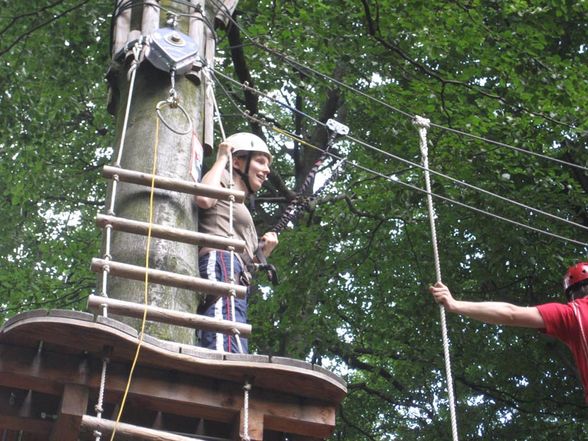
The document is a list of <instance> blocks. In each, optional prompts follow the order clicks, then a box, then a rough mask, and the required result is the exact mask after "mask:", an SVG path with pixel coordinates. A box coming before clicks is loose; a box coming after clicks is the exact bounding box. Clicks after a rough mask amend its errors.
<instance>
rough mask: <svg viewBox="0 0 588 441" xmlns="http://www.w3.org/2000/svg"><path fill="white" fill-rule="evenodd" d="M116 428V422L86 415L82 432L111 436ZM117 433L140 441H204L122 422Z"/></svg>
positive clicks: (117, 426) (124, 437) (83, 419)
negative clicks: (96, 432)
mask: <svg viewBox="0 0 588 441" xmlns="http://www.w3.org/2000/svg"><path fill="white" fill-rule="evenodd" d="M114 427H115V422H114V421H111V420H105V419H103V418H96V417H94V416H91V415H84V416H83V417H82V424H81V428H82V431H83V432H86V433H92V432H93V431H94V430H97V431H99V432H100V433H102V434H103V435H105V434H109V435H110V434H111V433H112V431H113V430H114ZM116 433H117V435H120V436H121V437H123V439H140V440H145V441H204V440H203V439H202V438H199V437H197V436H194V437H192V436H183V435H176V434H174V433H169V432H163V431H161V430H155V429H148V428H146V427H141V426H135V425H133V424H128V423H120V422H119V423H118V424H116Z"/></svg>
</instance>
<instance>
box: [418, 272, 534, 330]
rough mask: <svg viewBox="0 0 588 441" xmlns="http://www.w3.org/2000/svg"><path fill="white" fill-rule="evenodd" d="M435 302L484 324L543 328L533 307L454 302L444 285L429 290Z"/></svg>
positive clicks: (501, 303)
mask: <svg viewBox="0 0 588 441" xmlns="http://www.w3.org/2000/svg"><path fill="white" fill-rule="evenodd" d="M429 290H430V291H431V294H432V295H433V297H434V298H435V301H436V302H437V303H439V304H440V305H443V307H445V309H446V310H447V311H449V312H453V313H455V314H460V315H465V316H466V317H470V318H473V319H475V320H479V321H481V322H484V323H492V324H495V325H507V326H521V327H526V328H544V327H545V323H544V322H543V317H541V314H540V313H539V310H538V309H537V308H535V307H533V306H531V307H523V306H516V305H513V304H510V303H504V302H466V301H462V300H455V299H454V298H453V296H452V295H451V292H450V291H449V288H447V287H446V286H445V285H443V284H442V283H441V282H437V283H436V284H435V285H433V286H431V287H430V288H429Z"/></svg>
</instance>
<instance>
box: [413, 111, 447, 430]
mask: <svg viewBox="0 0 588 441" xmlns="http://www.w3.org/2000/svg"><path fill="white" fill-rule="evenodd" d="M413 124H414V125H415V126H416V127H417V129H418V131H419V138H420V148H421V156H422V162H423V170H424V173H425V187H426V191H427V207H428V210H429V221H430V223H431V241H432V242H433V257H434V260H435V274H436V276H437V282H441V264H440V263H439V249H438V246H437V230H436V227H435V208H434V207H433V196H432V193H431V177H430V175H429V153H428V146H427V129H428V128H429V127H430V124H429V120H428V119H426V118H423V117H420V116H418V115H417V116H415V117H414V120H413ZM439 312H440V314H441V335H442V337H443V354H444V356H445V375H446V377H447V393H448V395H449V411H450V416H451V434H452V436H453V441H458V436H457V418H456V416H455V399H454V397H453V378H452V373H451V358H450V355H449V337H448V336H447V322H446V319H445V309H444V308H443V306H440V307H439Z"/></svg>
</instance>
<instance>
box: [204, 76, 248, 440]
mask: <svg viewBox="0 0 588 441" xmlns="http://www.w3.org/2000/svg"><path fill="white" fill-rule="evenodd" d="M204 75H205V78H206V81H207V83H208V85H207V88H206V94H207V97H208V98H209V99H210V100H212V103H213V108H214V113H215V116H216V119H217V122H218V125H219V129H220V132H221V137H222V140H223V141H224V140H226V139H227V136H226V134H225V129H224V126H223V123H222V120H221V116H220V111H219V109H218V104H217V102H216V97H215V95H214V88H213V86H214V83H213V81H212V78H211V75H210V72H209V71H208V69H204ZM234 185H235V184H234V181H233V155H232V154H231V152H230V151H229V188H231V189H233V186H234ZM234 203H235V197H234V196H233V195H231V196H230V197H229V237H230V238H233V235H234V232H233V217H234V216H233V209H234V207H233V205H234ZM229 251H230V253H231V258H230V260H231V266H230V282H231V285H234V284H235V248H234V247H230V249H229ZM230 298H231V318H232V320H233V321H235V320H236V317H235V289H234V288H231V290H230ZM233 332H234V334H235V339H236V340H237V348H238V349H239V352H240V353H241V354H242V353H243V346H242V344H241V338H240V337H239V331H238V330H237V329H234V331H233ZM223 338H224V337H223V334H218V333H217V334H216V345H217V349H218V347H219V343H220V348H221V350H222V349H223ZM229 350H230V344H229ZM250 391H251V384H250V383H249V382H245V385H244V386H243V434H242V436H241V439H242V440H243V441H249V440H250V439H251V438H250V437H249V392H250Z"/></svg>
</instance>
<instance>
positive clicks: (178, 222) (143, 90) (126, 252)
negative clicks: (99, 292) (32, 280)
mask: <svg viewBox="0 0 588 441" xmlns="http://www.w3.org/2000/svg"><path fill="white" fill-rule="evenodd" d="M162 3H165V2H162ZM162 6H163V4H162ZM176 6H177V3H175V4H174V5H167V6H166V7H176ZM146 7H147V6H145V7H141V10H140V11H139V10H138V9H137V7H135V8H133V10H132V14H135V15H136V16H139V15H140V16H142V17H143V19H144V20H145V17H146V16H147V15H145V14H144V11H143V10H142V9H143V8H146ZM151 8H152V10H151V11H149V13H150V14H151V15H153V11H157V12H158V11H159V8H155V7H151ZM135 11H137V13H135ZM178 12H184V13H185V12H187V9H184V10H181V11H178ZM165 19H166V16H165V12H164V11H162V13H161V14H160V17H159V25H160V27H163V26H165ZM130 23H131V29H132V28H133V27H134V26H135V23H136V20H135V17H133V18H132V19H131V20H130ZM153 27H154V26H153V23H150V24H149V23H142V29H143V33H144V34H145V31H146V29H148V30H149V31H150V30H152V29H153ZM177 29H178V30H179V31H181V32H182V33H184V34H188V33H189V30H188V23H187V20H186V19H185V18H181V19H180V21H179V26H178V28H177ZM134 32H136V31H134ZM202 32H203V33H204V32H206V30H205V28H202ZM201 41H205V37H204V36H203V37H202V40H201ZM128 67H129V66H128V63H127V65H125V66H121V65H120V64H119V63H116V62H115V65H113V68H112V70H111V73H112V72H117V73H115V74H114V75H111V78H110V82H111V87H112V91H113V94H112V95H113V96H114V97H115V100H116V101H115V102H114V103H113V104H114V106H115V114H116V119H117V121H116V122H117V126H116V127H117V128H116V140H115V145H116V149H115V152H114V157H115V158H116V157H117V155H118V150H119V148H120V143H121V137H122V131H123V126H124V117H125V110H126V103H127V97H128V93H129V85H130V82H129V81H128V79H127V73H128ZM113 77H114V78H113ZM170 88H171V82H170V75H169V73H167V72H164V71H161V70H158V69H156V68H154V67H153V66H152V65H151V64H150V63H149V62H148V61H143V62H142V63H141V64H140V66H139V69H138V71H137V75H136V80H135V86H134V91H133V95H132V104H131V108H130V113H129V119H128V124H127V132H126V136H125V140H124V149H123V153H122V157H121V161H120V166H121V167H122V168H125V169H131V170H136V171H140V172H145V173H151V172H152V168H153V161H154V160H155V159H156V164H157V165H156V171H155V174H156V175H159V176H165V177H170V178H176V179H184V180H191V179H192V178H191V177H190V174H189V173H190V170H189V167H190V157H191V149H192V141H191V139H192V136H191V134H190V133H189V134H187V135H179V134H176V133H174V132H173V131H172V130H170V129H169V128H168V127H166V126H165V125H164V124H163V123H161V122H160V123H159V130H156V127H157V122H158V121H157V113H156V105H157V103H158V102H160V101H165V100H166V99H167V98H168V96H169V91H170ZM175 88H176V91H177V93H178V95H179V101H180V104H181V106H183V107H184V108H185V109H186V111H187V113H188V115H190V117H191V118H192V124H193V130H194V131H195V132H196V134H197V137H198V139H199V140H200V142H201V143H203V140H204V138H203V130H204V129H203V128H204V103H205V90H204V86H203V85H196V84H195V82H193V81H190V80H188V79H186V78H185V77H184V76H177V77H176V85H175ZM110 107H111V108H112V106H110ZM162 114H163V117H164V118H165V120H166V121H167V122H168V124H169V125H170V126H172V127H175V128H177V129H178V130H184V129H185V128H186V127H187V125H188V121H187V119H186V116H185V115H184V114H183V112H182V111H181V110H180V109H179V108H171V107H169V106H165V107H164V108H163V109H162ZM209 117H212V115H209ZM156 146H157V155H156V158H155V155H154V152H155V148H156ZM111 197H112V185H111V187H110V190H109V194H108V198H107V201H108V202H107V205H108V204H109V202H110V200H111V199H110V198H111ZM149 207H150V189H149V188H148V187H141V186H139V185H135V184H128V183H119V184H118V185H117V191H116V195H115V206H114V211H115V214H116V216H118V217H122V218H127V219H134V220H139V221H149ZM153 223H154V224H160V225H166V226H174V227H178V228H184V229H187V230H195V229H197V226H198V213H197V210H196V206H195V205H194V204H193V203H192V197H191V196H190V195H187V194H183V193H176V192H172V191H167V190H157V189H156V190H155V193H154V200H153ZM146 248H147V238H146V237H144V236H138V235H133V234H129V233H123V232H114V231H113V233H112V240H111V253H110V254H111V256H112V260H114V261H117V262H124V263H129V264H133V265H138V266H142V267H145V265H146V263H145V260H146ZM149 268H156V269H159V270H166V271H172V272H175V273H178V274H184V275H191V276H198V250H197V248H196V247H195V246H193V245H187V244H181V243H177V242H171V241H167V240H162V239H151V244H150V250H149ZM144 290H145V286H144V283H143V282H136V281H131V280H126V279H121V278H115V277H109V278H108V283H107V294H108V296H109V297H112V298H115V299H120V300H127V301H132V302H135V303H144V301H145V300H144V299H145V295H144ZM199 301H200V296H199V294H198V293H195V292H191V291H188V290H185V289H179V288H173V287H167V286H162V285H155V284H149V290H148V303H149V304H150V305H154V306H158V307H162V308H167V309H172V310H180V311H186V312H193V313H195V312H196V309H197V307H198V304H199ZM117 318H119V317H117ZM120 320H122V321H124V322H126V323H129V324H131V325H132V326H134V327H137V326H138V324H139V322H140V321H139V320H137V319H130V318H120ZM145 332H146V333H148V334H150V335H153V336H155V337H157V338H162V339H166V340H173V341H176V342H181V343H188V344H191V343H193V342H194V331H193V330H191V329H185V328H178V327H173V326H171V325H163V324H158V323H149V322H147V324H146V328H145Z"/></svg>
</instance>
